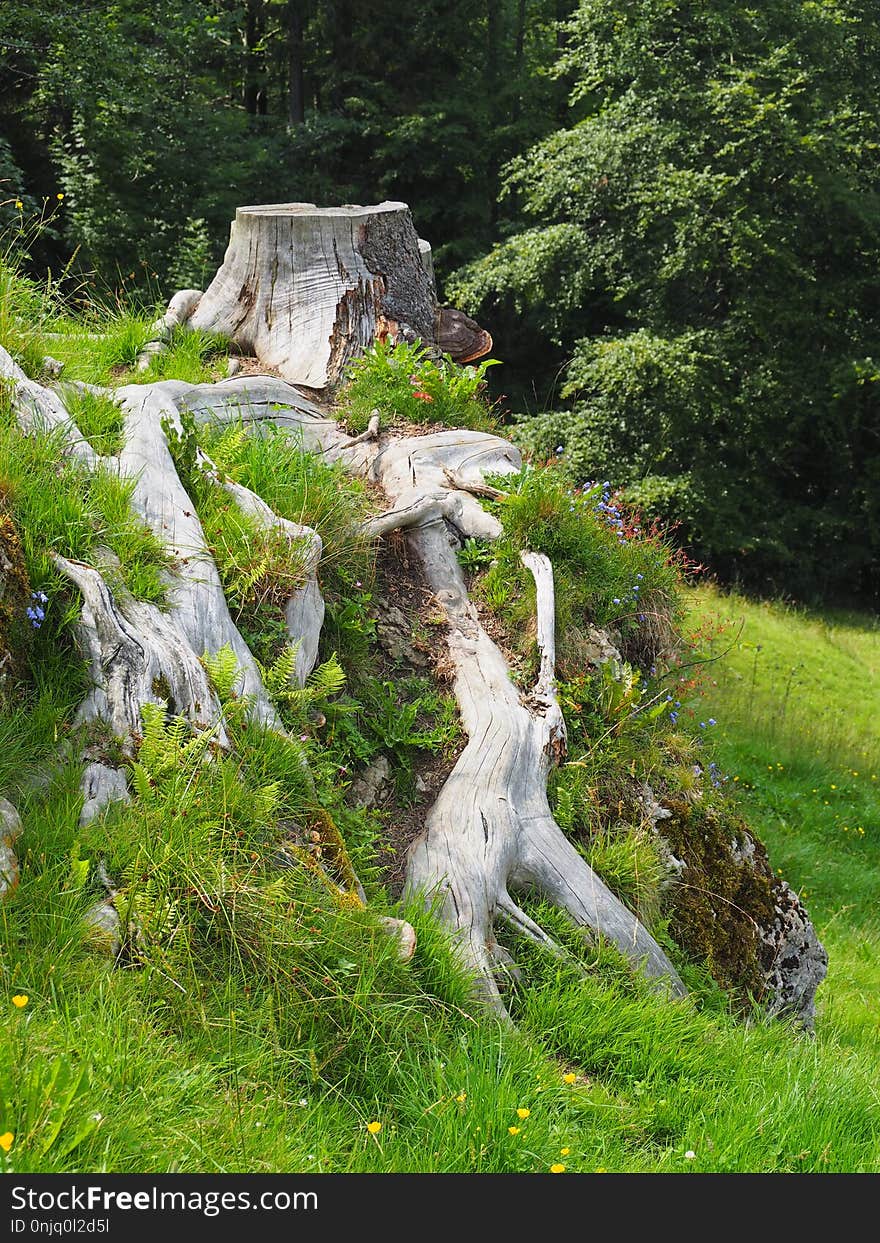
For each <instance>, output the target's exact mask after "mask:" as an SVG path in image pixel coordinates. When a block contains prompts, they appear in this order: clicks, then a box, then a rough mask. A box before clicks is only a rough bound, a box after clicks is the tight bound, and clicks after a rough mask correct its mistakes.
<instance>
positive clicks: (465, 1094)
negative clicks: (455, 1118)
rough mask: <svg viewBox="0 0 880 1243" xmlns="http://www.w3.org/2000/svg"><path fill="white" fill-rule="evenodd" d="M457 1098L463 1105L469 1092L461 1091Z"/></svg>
mask: <svg viewBox="0 0 880 1243" xmlns="http://www.w3.org/2000/svg"><path fill="white" fill-rule="evenodd" d="M455 1099H456V1100H457V1101H458V1103H459V1105H463V1104H464V1103H465V1101H466V1100H467V1092H459V1094H458V1096H456V1098H455Z"/></svg>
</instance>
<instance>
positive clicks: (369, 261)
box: [190, 202, 437, 389]
mask: <svg viewBox="0 0 880 1243" xmlns="http://www.w3.org/2000/svg"><path fill="white" fill-rule="evenodd" d="M436 309H437V308H436V295H435V290H434V282H433V277H432V275H431V274H430V272H429V270H427V269H426V267H425V264H424V261H423V259H422V256H421V253H420V250H419V240H418V237H417V235H416V231H415V229H414V227H413V223H412V218H411V216H410V212H409V208H408V207H407V206H406V204H405V203H390V202H388V203H380V204H378V205H377V206H374V207H355V206H346V207H332V208H319V207H316V206H315V204H314V203H276V204H265V205H262V206H251V207H239V209H238V211H237V212H236V214H235V220H234V222H233V224H232V228H231V231H230V236H229V246H228V247H227V250H226V255H225V257H224V260H223V264H222V266H221V268H220V269H219V271H218V272H217V275H216V276H215V277H214V280H213V281H212V282H211V284H210V285H209V286H208V288H207V290H206V291H205V294H204V296H203V297H202V299H201V301H200V303H199V305H198V307H197V309H196V311H195V313H194V314H193V316H192V318H191V320H190V323H191V324H192V326H193V327H194V328H204V329H208V330H210V331H212V332H219V333H222V334H223V335H224V336H227V337H229V338H230V339H231V340H232V341H233V342H234V343H235V344H236V345H237V346H238V347H239V348H240V349H242V350H243V351H244V352H246V353H249V354H255V355H256V356H257V358H259V359H260V361H261V362H263V363H264V364H265V365H266V366H269V367H272V368H275V369H276V370H277V371H279V372H280V374H281V375H282V376H284V377H285V378H286V379H288V380H291V381H294V382H295V383H298V384H304V385H307V386H308V387H309V388H314V389H323V388H326V387H328V386H333V385H335V384H337V383H338V382H339V381H340V379H341V378H342V377H343V375H344V372H345V368H346V365H347V364H348V362H349V361H350V359H351V358H353V357H354V356H356V355H357V354H359V353H360V352H362V351H363V350H364V349H365V348H366V347H367V346H368V345H371V344H372V342H373V341H374V340H375V339H376V337H383V336H390V337H391V338H392V339H402V338H405V339H412V340H415V339H416V338H420V339H421V340H423V341H425V342H426V343H431V342H432V341H433V338H434V318H435V313H436Z"/></svg>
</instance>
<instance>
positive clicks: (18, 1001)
mask: <svg viewBox="0 0 880 1243" xmlns="http://www.w3.org/2000/svg"><path fill="white" fill-rule="evenodd" d="M29 1001H30V997H28V995H27V993H16V994H15V996H14V997H13V998H12V1004H13V1005H14V1006H17V1007H18V1009H19V1010H23V1009H24V1008H25V1006H26V1005H27V1003H28V1002H29Z"/></svg>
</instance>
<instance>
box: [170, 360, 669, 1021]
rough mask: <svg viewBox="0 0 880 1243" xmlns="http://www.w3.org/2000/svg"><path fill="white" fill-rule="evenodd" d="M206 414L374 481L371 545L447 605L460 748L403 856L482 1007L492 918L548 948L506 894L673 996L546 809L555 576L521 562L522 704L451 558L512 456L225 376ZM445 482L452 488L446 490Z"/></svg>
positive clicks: (197, 404) (649, 952) (495, 994)
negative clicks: (537, 904)
mask: <svg viewBox="0 0 880 1243" xmlns="http://www.w3.org/2000/svg"><path fill="white" fill-rule="evenodd" d="M187 405H188V407H189V408H190V409H193V410H196V411H197V412H198V414H199V417H202V418H211V417H214V418H230V417H242V418H244V419H246V420H248V421H250V422H252V423H259V422H266V421H267V422H273V423H276V424H278V425H280V426H283V427H288V428H293V427H296V428H298V429H299V431H300V434H301V435H302V438H303V442H304V445H305V446H306V447H309V448H314V449H316V450H318V451H320V452H323V453H325V454H326V455H327V456H330V457H333V458H335V459H337V460H343V461H345V462H346V465H347V466H348V467H349V469H352V470H356V471H359V472H361V473H363V474H364V475H366V476H367V477H369V478H371V479H373V480H375V481H376V482H378V483H381V485H382V486H383V488H384V490H385V493H386V495H387V496H388V498H389V501H390V502H391V507H390V508H389V509H388V510H387V511H386V512H385V513H384V514H381V515H379V516H378V517H377V518H375V519H372V520H371V521H370V522H369V524H368V529H369V531H370V533H371V534H373V535H381V534H387V533H388V532H390V531H393V530H398V529H402V528H404V529H406V530H407V531H408V538H409V542H410V546H411V547H412V548H413V550H414V551H415V552H416V553H417V555H418V556H419V557H420V559H421V561H422V563H423V566H424V570H425V574H426V577H427V581H428V584H429V585H430V586H431V588H432V589H433V591H434V593H435V596H436V598H437V600H438V601H439V602H440V604H441V605H442V607H443V608H444V610H445V613H446V617H447V621H448V623H449V636H448V642H449V651H450V656H451V658H452V662H453V665H454V668H455V675H456V677H455V693H456V697H457V700H458V704H459V708H460V711H461V718H462V724H463V726H464V729H465V732H466V733H467V735H468V739H469V741H468V744H467V746H466V748H465V750H464V752H463V753H462V755H461V757H460V758H459V760H458V763H457V764H456V766H455V768H454V769H453V772H452V773H451V775H450V777H449V779H448V781H447V782H446V785H445V786H444V787H443V789H442V791H441V793H440V795H439V797H438V799H437V801H436V802H435V804H434V806H433V807H432V808H431V810H430V812H429V814H428V816H427V819H426V826H425V832H424V834H423V836H422V837H421V838H420V839H419V840H418V841H417V842H416V843H415V844H414V846H413V848H412V850H411V852H410V859H409V868H408V876H407V892H408V893H409V894H410V895H415V894H419V895H423V896H425V897H426V898H427V899H428V900H431V899H432V898H433V896H434V895H435V894H437V893H439V895H440V898H441V902H440V912H441V915H442V917H443V919H444V921H445V922H446V923H447V924H448V925H449V926H450V927H451V928H452V929H454V930H455V932H456V933H457V934H458V935H457V938H456V943H457V945H458V947H459V950H460V953H461V954H462V956H463V958H464V960H465V961H466V962H467V964H468V965H469V966H470V967H471V968H472V969H473V970H474V972H475V975H476V977H477V978H478V980H479V981H480V987H481V990H482V992H483V994H484V995H485V997H486V999H487V1000H488V1001H489V1002H490V1004H491V1005H492V1006H493V1008H495V1009H497V1010H499V1011H503V1008H504V1007H503V1003H502V1001H501V998H500V994H499V990H498V985H497V981H496V970H497V968H498V966H499V963H500V965H501V967H502V969H503V970H506V969H507V965H506V963H505V961H504V960H505V958H506V954H505V953H504V951H503V950H502V949H501V947H499V946H498V943H497V941H496V939H495V936H494V932H493V927H494V922H495V919H496V916H499V915H500V916H503V917H504V918H505V919H507V920H508V922H510V921H512V922H513V923H514V924H515V925H516V927H517V928H518V929H519V930H520V931H522V932H525V933H526V934H527V935H530V936H531V937H532V939H536V940H538V941H539V942H540V943H541V944H543V945H545V946H547V947H548V948H552V949H554V950H555V951H556V952H559V951H558V947H557V946H555V943H554V942H553V941H552V938H550V937H549V936H548V935H547V934H546V933H545V932H544V931H543V930H542V929H540V928H539V927H538V926H537V925H536V924H534V921H531V920H530V919H529V918H528V916H526V915H525V913H524V912H523V911H522V910H521V908H520V907H519V906H518V905H517V903H516V902H515V901H514V900H513V898H512V897H511V891H514V892H515V891H517V890H533V891H537V892H539V893H541V894H542V895H544V896H545V897H546V898H548V899H549V900H550V901H552V902H554V903H555V904H556V905H557V906H559V907H560V908H561V909H562V910H564V911H565V912H566V913H567V914H568V916H569V917H570V918H571V920H572V921H573V923H574V924H576V925H577V926H578V927H581V928H583V929H585V930H587V931H588V932H590V933H591V934H594V935H597V936H601V937H605V938H607V939H608V940H610V941H611V942H612V943H613V944H614V945H616V946H617V947H618V948H619V949H620V950H621V951H622V952H623V953H624V954H625V955H627V957H629V958H630V960H631V961H632V962H633V963H634V964H636V965H637V966H638V967H639V968H640V969H641V970H643V971H644V972H645V974H646V975H648V976H649V977H651V978H653V979H656V980H657V981H660V982H665V984H666V985H667V986H668V988H669V990H670V991H671V992H672V993H674V994H676V995H681V994H682V993H683V992H684V988H683V985H682V984H681V981H680V980H679V978H678V976H677V974H676V972H675V970H674V968H673V967H672V965H671V963H670V962H669V960H668V958H667V957H666V955H665V954H664V952H663V951H662V950H661V948H660V947H659V946H658V945H657V943H656V942H655V941H654V939H653V937H651V936H650V934H649V933H648V932H647V930H646V929H645V928H644V927H643V926H642V924H641V923H640V922H639V921H638V919H636V917H635V916H634V915H633V914H632V913H631V912H630V911H629V910H628V909H627V908H626V907H625V906H624V905H623V904H622V903H621V902H620V901H619V900H618V899H617V898H616V897H615V896H614V895H613V894H612V893H611V892H610V890H609V889H608V888H607V887H606V886H605V885H604V884H603V883H602V882H601V881H600V880H599V878H598V877H597V876H596V874H595V873H594V872H593V871H592V869H591V868H590V867H589V866H588V864H587V863H586V862H585V860H584V859H583V858H582V857H581V856H580V854H579V853H578V852H577V850H575V848H574V846H573V845H572V844H571V843H570V842H569V841H568V840H567V839H566V838H565V836H564V835H563V833H562V831H561V829H560V828H559V826H558V825H557V824H556V822H555V821H554V819H553V817H552V814H551V812H550V807H549V804H548V801H547V792H546V791H547V777H548V775H549V772H550V768H551V767H552V765H553V764H554V763H556V762H557V761H558V759H559V757H560V756H561V754H562V753H563V750H564V746H565V729H564V724H563V721H562V714H561V711H560V709H559V705H558V703H557V701H556V696H555V693H554V690H553V678H554V663H555V654H554V653H555V644H554V636H553V613H554V600H553V577H552V567H551V566H550V563H549V561H548V560H547V558H546V557H543V556H539V555H537V554H524V557H523V560H524V562H525V564H526V565H527V566H528V568H529V569H530V570H531V572H532V573H533V575H534V577H535V580H536V586H537V601H538V639H539V646H540V651H541V667H540V673H539V677H538V681H537V682H536V684H535V686H534V687H533V688H532V690H531V692H530V693H529V694H528V695H521V694H520V692H519V691H518V690H517V688H516V687H515V686H514V684H513V683H512V681H511V680H510V676H509V669H508V666H507V663H506V661H505V659H504V657H503V656H502V654H501V652H500V651H499V649H498V648H497V647H496V645H495V644H494V643H493V642H492V640H491V639H490V638H489V636H488V635H487V634H486V632H485V631H484V629H483V627H482V626H481V624H480V621H479V618H478V616H477V613H476V610H475V609H474V606H473V605H472V604H471V602H470V600H469V599H468V596H467V589H466V587H465V583H464V578H463V576H462V573H461V569H460V566H459V563H458V559H457V557H456V554H455V548H456V547H457V545H458V542H459V537H468V536H479V537H481V538H494V537H497V536H498V535H499V534H500V524H499V523H498V521H497V519H495V518H494V517H493V516H492V515H490V514H488V513H486V511H485V510H484V509H483V508H482V506H481V505H480V504H479V502H478V499H477V496H476V495H475V493H476V494H479V493H480V491H481V489H483V488H485V484H484V482H483V475H484V474H493V475H497V474H504V473H510V472H513V471H516V470H518V469H519V466H520V458H519V454H518V452H517V450H516V449H515V448H514V447H513V446H512V445H510V444H509V443H508V442H506V441H504V440H502V439H500V438H499V437H496V436H492V435H488V434H486V433H482V432H470V431H441V432H437V433H434V434H432V435H428V436H421V437H415V438H397V437H379V438H378V440H376V441H372V440H368V441H364V440H362V439H361V438H358V441H357V443H355V442H354V441H352V440H350V439H348V438H346V437H345V436H344V435H343V434H342V433H341V432H340V431H339V429H338V427H336V425H335V424H333V423H332V422H331V421H330V420H328V419H326V417H325V416H323V414H322V413H321V411H320V410H319V409H318V408H317V407H315V406H313V405H311V404H310V403H308V402H306V401H305V400H304V399H303V398H302V397H301V396H300V395H299V394H298V393H296V391H295V390H294V389H292V388H291V387H290V386H289V385H286V384H285V383H284V382H282V381H275V380H268V379H263V378H258V379H257V381H256V383H250V384H249V383H248V381H247V380H233V381H226V382H224V383H222V384H220V385H216V386H212V387H211V389H205V388H200V389H197V390H193V391H192V392H191V393H190V396H189V398H188V400H187ZM452 484H455V485H457V486H454V487H453V486H451V485H452Z"/></svg>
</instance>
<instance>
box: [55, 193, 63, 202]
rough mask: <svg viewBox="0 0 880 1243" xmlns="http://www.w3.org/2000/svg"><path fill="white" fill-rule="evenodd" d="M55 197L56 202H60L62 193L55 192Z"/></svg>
mask: <svg viewBox="0 0 880 1243" xmlns="http://www.w3.org/2000/svg"><path fill="white" fill-rule="evenodd" d="M55 197H56V199H57V200H58V202H59V203H60V202H61V200H62V199H63V198H64V195H63V194H56V195H55Z"/></svg>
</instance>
